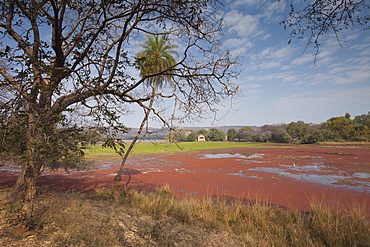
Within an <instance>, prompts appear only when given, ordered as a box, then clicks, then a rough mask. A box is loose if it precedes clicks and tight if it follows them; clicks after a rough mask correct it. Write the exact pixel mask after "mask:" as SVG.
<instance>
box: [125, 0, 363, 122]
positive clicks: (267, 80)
mask: <svg viewBox="0 0 370 247" xmlns="http://www.w3.org/2000/svg"><path fill="white" fill-rule="evenodd" d="M223 3H224V6H223V7H222V6H220V12H221V13H222V18H223V19H224V21H225V28H224V31H225V34H224V35H223V37H222V43H223V45H224V49H228V50H230V51H231V52H232V53H233V54H235V55H240V56H241V60H240V68H239V69H240V71H241V73H240V75H239V76H238V78H237V79H236V80H235V81H234V82H235V83H236V84H238V85H239V86H240V88H241V93H240V95H239V96H238V97H237V98H235V99H233V101H232V103H231V102H227V101H225V102H224V105H225V107H223V108H220V112H219V114H218V116H217V117H218V118H219V120H218V121H213V118H205V119H203V120H202V121H201V122H195V123H184V124H183V125H185V126H197V127H201V126H240V125H241V126H262V125H265V124H279V123H290V122H293V121H294V122H296V121H299V120H301V121H304V122H306V123H322V122H325V121H326V120H328V119H329V118H331V117H337V116H344V114H345V113H350V115H351V116H352V117H354V116H357V115H362V114H366V113H368V112H369V111H370V31H365V30H363V27H360V26H353V27H351V28H350V29H348V30H346V31H345V33H342V34H340V36H339V37H340V39H341V40H342V42H341V45H339V44H338V42H337V40H336V38H335V36H334V35H333V34H327V35H326V36H325V37H323V38H322V40H321V44H322V45H321V47H320V53H319V54H318V55H317V57H315V56H313V54H314V53H315V51H316V50H315V49H314V48H313V47H306V44H307V39H303V40H298V39H293V40H292V42H291V43H290V44H288V41H289V40H290V36H289V33H290V30H284V27H283V26H282V25H279V22H280V21H281V20H283V19H285V18H286V17H287V16H288V12H289V3H287V1H285V0H281V1H279V2H278V1H273V0H224V1H223ZM230 106H231V109H230ZM226 113H227V115H225V114H226ZM130 119H132V120H134V118H133V116H131V117H130ZM139 119H140V118H139ZM127 124H128V126H132V125H137V124H136V123H135V121H132V122H130V121H128V122H127ZM153 125H154V126H153V127H155V125H156V124H155V123H153Z"/></svg>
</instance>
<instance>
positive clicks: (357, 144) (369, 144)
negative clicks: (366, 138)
mask: <svg viewBox="0 0 370 247" xmlns="http://www.w3.org/2000/svg"><path fill="white" fill-rule="evenodd" d="M316 144H317V145H324V146H370V142H318V143H316Z"/></svg>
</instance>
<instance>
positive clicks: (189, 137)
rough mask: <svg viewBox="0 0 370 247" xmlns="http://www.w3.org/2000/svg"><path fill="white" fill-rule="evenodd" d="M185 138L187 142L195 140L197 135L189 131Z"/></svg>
mask: <svg viewBox="0 0 370 247" xmlns="http://www.w3.org/2000/svg"><path fill="white" fill-rule="evenodd" d="M186 140H187V141H188V142H195V141H196V140H197V135H196V134H195V133H194V132H191V133H190V134H189V135H188V136H187V138H186Z"/></svg>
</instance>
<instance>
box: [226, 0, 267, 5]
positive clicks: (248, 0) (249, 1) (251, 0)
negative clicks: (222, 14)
mask: <svg viewBox="0 0 370 247" xmlns="http://www.w3.org/2000/svg"><path fill="white" fill-rule="evenodd" d="M263 2H265V1H263V0H236V1H233V5H234V6H240V5H247V6H256V5H260V4H261V3H263Z"/></svg>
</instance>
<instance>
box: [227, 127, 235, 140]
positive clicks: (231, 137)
mask: <svg viewBox="0 0 370 247" xmlns="http://www.w3.org/2000/svg"><path fill="white" fill-rule="evenodd" d="M236 134H237V132H236V130H235V129H229V130H228V131H227V140H228V141H231V142H233V141H235V138H236Z"/></svg>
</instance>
